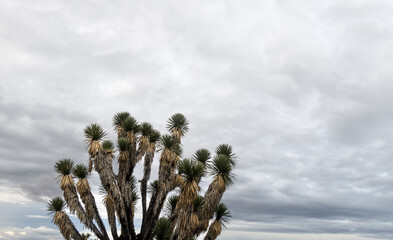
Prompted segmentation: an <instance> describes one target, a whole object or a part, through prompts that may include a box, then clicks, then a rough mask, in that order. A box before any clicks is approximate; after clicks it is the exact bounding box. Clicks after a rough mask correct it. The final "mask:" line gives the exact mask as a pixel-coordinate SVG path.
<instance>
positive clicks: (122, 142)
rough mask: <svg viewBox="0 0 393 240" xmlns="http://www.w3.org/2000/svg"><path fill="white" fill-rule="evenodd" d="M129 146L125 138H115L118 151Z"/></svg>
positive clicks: (123, 150) (125, 149) (122, 150)
mask: <svg viewBox="0 0 393 240" xmlns="http://www.w3.org/2000/svg"><path fill="white" fill-rule="evenodd" d="M129 146H130V142H129V141H128V140H127V138H119V139H118V140H117V148H118V149H119V152H125V151H127V150H128V148H129Z"/></svg>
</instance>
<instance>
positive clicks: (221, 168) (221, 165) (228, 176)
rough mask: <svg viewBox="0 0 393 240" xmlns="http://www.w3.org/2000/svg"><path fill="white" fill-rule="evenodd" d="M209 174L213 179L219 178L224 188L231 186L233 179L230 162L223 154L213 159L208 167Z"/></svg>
mask: <svg viewBox="0 0 393 240" xmlns="http://www.w3.org/2000/svg"><path fill="white" fill-rule="evenodd" d="M210 174H211V175H213V176H215V177H220V178H221V179H222V180H223V182H224V184H225V186H229V185H232V183H233V180H234V178H235V176H234V174H233V173H232V164H231V160H230V159H229V158H228V157H227V156H225V155H223V154H220V155H217V156H216V157H214V159H213V163H212V165H211V166H210Z"/></svg>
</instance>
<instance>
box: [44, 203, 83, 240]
mask: <svg viewBox="0 0 393 240" xmlns="http://www.w3.org/2000/svg"><path fill="white" fill-rule="evenodd" d="M65 207H66V203H65V202H64V201H63V199H61V198H60V197H55V198H52V199H51V200H49V202H48V207H47V211H49V212H50V214H51V216H52V223H54V224H55V225H57V226H58V227H59V230H60V233H61V234H62V235H63V237H64V238H65V239H67V240H69V239H71V238H72V239H77V240H82V236H81V235H80V234H79V232H78V230H77V229H76V228H75V226H74V224H73V223H72V221H71V220H70V218H69V217H68V215H67V214H66V213H65V211H64V209H65Z"/></svg>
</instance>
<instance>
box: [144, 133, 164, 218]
mask: <svg viewBox="0 0 393 240" xmlns="http://www.w3.org/2000/svg"><path fill="white" fill-rule="evenodd" d="M160 136H161V134H160V132H159V131H158V130H155V129H153V130H152V131H151V132H150V134H149V144H148V147H147V149H146V155H145V161H144V164H143V178H142V180H141V198H142V217H143V219H145V216H146V190H147V182H148V181H149V179H150V174H151V164H152V162H153V159H154V153H155V151H156V142H157V141H158V140H159V138H160Z"/></svg>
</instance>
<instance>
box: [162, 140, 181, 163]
mask: <svg viewBox="0 0 393 240" xmlns="http://www.w3.org/2000/svg"><path fill="white" fill-rule="evenodd" d="M158 151H162V154H161V157H163V158H164V159H166V160H170V159H171V158H172V157H175V156H179V157H180V156H181V154H182V148H181V147H180V143H179V142H178V141H177V140H176V138H175V137H173V136H172V135H168V134H164V135H162V136H161V138H160V141H159V143H158ZM173 155H175V156H173Z"/></svg>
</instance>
